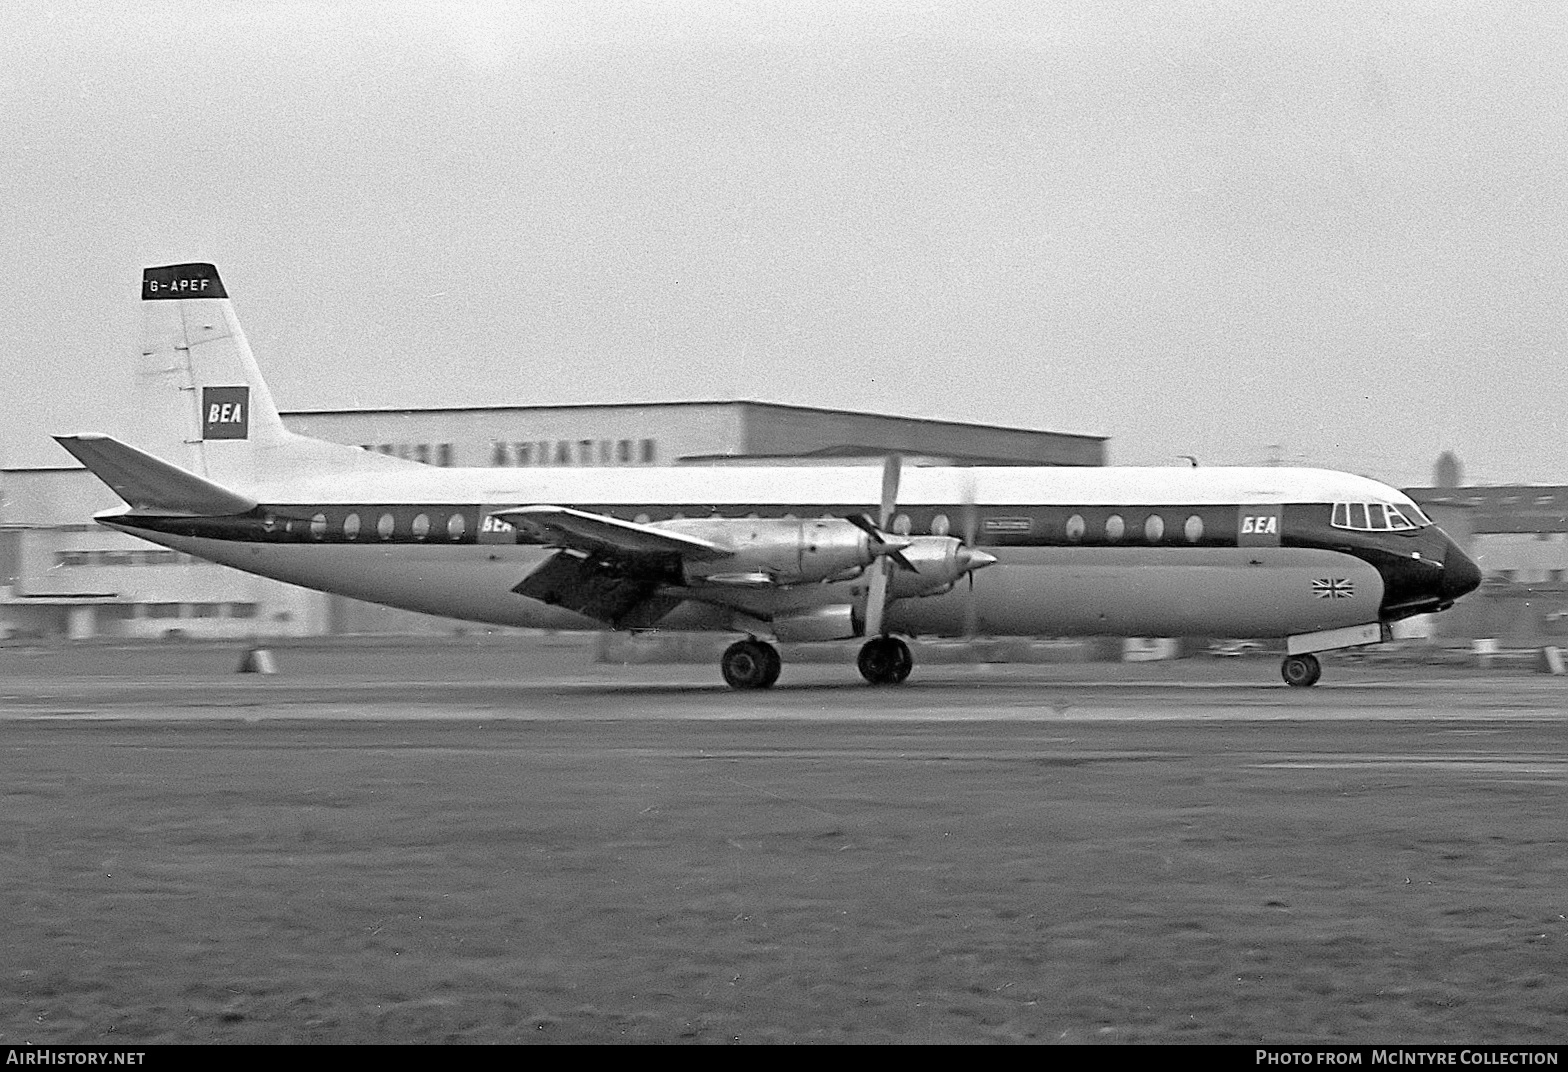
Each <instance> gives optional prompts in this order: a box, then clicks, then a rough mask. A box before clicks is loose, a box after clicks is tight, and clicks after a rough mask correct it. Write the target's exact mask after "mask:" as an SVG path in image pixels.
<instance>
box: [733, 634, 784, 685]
mask: <svg viewBox="0 0 1568 1072" xmlns="http://www.w3.org/2000/svg"><path fill="white" fill-rule="evenodd" d="M781 666H782V663H781V660H780V659H779V653H778V652H777V651H775V650H774V648H773V646H772V645H771V644H764V643H762V642H761V641H758V640H740V641H736V642H735V643H734V644H731V645H730V646H729V647H728V648H725V649H724V657H723V658H722V659H720V660H719V669H720V671H722V672H723V674H724V681H725V683H726V684H727V685H729V687H730V688H732V689H765V688H767V687H768V686H770V685H772V684H773V683H774V682H775V681H777V680H778V679H779V670H780V669H781Z"/></svg>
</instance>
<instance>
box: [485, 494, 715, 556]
mask: <svg viewBox="0 0 1568 1072" xmlns="http://www.w3.org/2000/svg"><path fill="white" fill-rule="evenodd" d="M490 516H491V517H497V518H500V519H501V520H502V521H505V522H506V523H507V524H509V525H515V526H516V527H517V528H520V529H522V530H523V531H525V532H529V533H533V534H535V535H537V536H539V537H540V538H541V539H544V540H546V541H547V542H549V543H551V544H553V545H555V546H559V547H568V548H571V549H572V550H575V551H583V552H586V553H588V554H591V555H606V556H609V557H612V558H642V557H647V556H658V557H665V558H667V557H669V556H672V555H673V556H676V557H679V558H690V559H696V560H698V561H701V562H711V561H713V560H715V559H720V558H728V557H729V556H730V555H732V554H734V552H733V551H732V550H730V549H729V548H728V547H725V546H724V545H722V544H718V543H714V542H713V541H711V540H704V539H702V538H700V537H697V536H688V535H686V534H685V533H681V532H671V531H670V530H669V529H661V528H657V527H655V526H653V525H639V524H637V523H636V522H633V521H622V520H621V519H620V518H617V517H608V516H606V515H604V514H593V513H589V512H587V511H585V510H573V509H571V508H570V507H567V506H519V507H515V508H513V509H510V510H497V511H494V512H493V513H492V514H491V515H490Z"/></svg>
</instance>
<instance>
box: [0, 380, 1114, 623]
mask: <svg viewBox="0 0 1568 1072" xmlns="http://www.w3.org/2000/svg"><path fill="white" fill-rule="evenodd" d="M283 419H284V423H285V424H286V425H287V426H288V427H289V428H290V429H291V430H292V431H295V432H298V433H301V434H303V435H309V436H315V437H317V438H320V439H327V440H332V441H335V442H339V443H348V444H352V445H357V446H361V447H363V448H364V449H366V450H372V451H378V452H380V453H384V454H391V455H395V456H397V457H401V458H407V459H410V460H413V461H418V462H424V463H426V464H429V465H437V466H519V467H527V466H550V467H567V466H633V467H636V466H663V465H725V464H745V465H802V464H806V465H809V464H835V465H845V464H856V463H864V464H865V465H866V466H867V467H868V472H867V474H866V483H867V488H868V489H869V491H868V498H869V499H874V498H875V497H876V494H877V491H878V489H879V488H880V486H881V479H880V475H879V474H878V473H877V472H876V471H875V467H878V466H880V465H881V464H882V460H883V458H885V457H886V456H887V455H888V454H889V453H891V452H897V453H899V454H902V455H904V456H905V458H906V464H911V465H919V464H941V465H1104V464H1105V453H1106V440H1105V437H1103V436H1090V435H1076V434H1069V433H1062V432H1047V431H1037V430H1031V429H1022V428H1006V427H999V426H995V425H984V424H968V423H960V422H955V421H936V420H924V419H920V418H912V417H896V416H888V415H883V414H875V413H858V412H853V411H849V410H836V409H817V408H813V407H808V406H788V405H780V404H776V403H769V402H751V401H714V402H668V403H635V404H621V405H578V406H505V407H474V408H461V409H377V410H313V411H303V412H295V413H285V414H283ZM62 453H63V452H62ZM119 505H121V503H120V501H119V499H118V498H117V497H116V496H115V495H114V493H113V492H111V491H110V490H109V489H108V488H106V487H104V486H103V484H101V483H100V482H99V481H98V479H97V478H96V477H94V476H93V475H92V474H90V473H88V472H87V471H86V470H85V469H82V468H80V467H78V466H61V467H58V468H28V469H22V468H16V469H5V470H3V471H0V637H18V638H31V637H38V638H45V637H61V636H63V637H69V638H72V639H86V638H90V637H165V636H189V637H192V638H250V637H278V636H313V635H321V634H355V633H452V632H454V631H458V630H461V629H465V628H466V629H474V628H476V627H475V626H473V625H472V624H468V625H464V624H463V623H460V622H456V621H453V620H450V619H445V618H432V617H429V616H427V615H421V614H413V613H410V612H406V611H397V610H392V609H389V608H384V607H378V606H374V605H372V604H368V603H362V602H359V601H357V600H352V599H348V598H345V597H342V596H329V595H325V594H323V593H319V592H312V591H309V590H307V589H303V588H297V587H295V586H293V585H287V584H283V583H281V582H278V581H272V580H268V579H266V578H262V577H253V576H251V575H250V574H245V573H240V572H238V571H236V570H232V569H228V568H226V567H223V566H218V565H213V564H211V563H207V562H204V561H202V560H200V559H195V558H192V557H191V556H189V555H184V554H180V553H178V552H175V551H170V550H167V549H164V548H158V547H154V546H153V545H151V544H148V543H145V542H143V541H141V540H138V539H136V538H135V537H133V536H127V535H125V534H123V533H118V532H114V531H113V530H110V529H106V528H104V527H103V526H101V525H97V524H94V523H93V521H92V520H91V518H92V515H93V514H94V513H96V512H98V511H100V510H107V509H110V508H113V507H116V506H119Z"/></svg>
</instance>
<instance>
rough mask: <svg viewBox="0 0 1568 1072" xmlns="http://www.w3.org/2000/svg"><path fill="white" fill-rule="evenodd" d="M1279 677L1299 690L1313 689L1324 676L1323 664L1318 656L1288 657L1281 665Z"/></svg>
mask: <svg viewBox="0 0 1568 1072" xmlns="http://www.w3.org/2000/svg"><path fill="white" fill-rule="evenodd" d="M1279 676H1280V677H1282V678H1284V679H1285V684H1287V685H1291V686H1294V687H1295V688H1298V689H1306V688H1311V687H1312V686H1313V685H1316V684H1317V683H1318V678H1320V677H1322V676H1323V664H1322V663H1320V662H1318V658H1317V656H1316V655H1287V656H1286V657H1285V661H1284V662H1283V663H1281V664H1280V667H1279Z"/></svg>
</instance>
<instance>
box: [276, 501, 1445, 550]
mask: <svg viewBox="0 0 1568 1072" xmlns="http://www.w3.org/2000/svg"><path fill="white" fill-rule="evenodd" d="M1389 509H1390V510H1392V509H1393V507H1390V508H1389ZM785 516H786V517H788V516H789V515H785ZM634 520H635V521H636V522H637V523H638V524H642V525H646V524H648V523H649V521H650V520H651V519H650V517H649V515H647V514H638V515H637V517H636V518H635V519H634ZM1407 524H1408V522H1407ZM433 525H434V523H433V522H432V521H431V519H430V515H429V514H415V515H414V519H413V521H411V522H410V523H409V527H408V532H409V533H410V534H411V535H412V536H413V537H414V539H416V540H424V539H428V538H429V537H430V534H431V530H432V528H433ZM262 526H263V527H264V528H265V529H266V530H267V531H268V532H276V531H278V528H279V527H280V522H279V521H278V519H277V518H276V517H273V516H270V515H269V516H268V517H267V518H266V519H265V520H264V521H263V522H262ZM296 526H306V527H307V528H308V531H309V532H310V535H311V536H312V537H313V538H315V539H317V540H321V539H325V538H326V535H327V515H326V514H316V515H315V516H314V517H312V518H311V519H310V521H309V522H308V523H307V522H305V521H303V520H294V519H288V520H284V521H283V522H281V527H282V529H283V531H285V532H288V533H293V532H296V531H298V529H297V528H296ZM913 527H914V523H913V522H912V521H911V520H910V517H909V515H908V514H899V515H898V516H897V517H895V518H894V519H893V526H892V528H893V531H894V532H895V533H897V534H898V535H900V536H907V535H909V534H910V531H911V529H913ZM1087 527H1088V526H1087V523H1086V522H1085V521H1084V519H1083V515H1082V514H1073V515H1072V516H1071V517H1069V518H1068V519H1067V525H1066V530H1065V533H1066V536H1067V538H1068V539H1069V540H1070V541H1072V542H1073V543H1077V542H1078V541H1080V540H1082V539H1083V537H1084V533H1085V532H1086V530H1087ZM1409 527H1411V528H1414V527H1415V526H1413V525H1411V526H1409ZM467 529H468V523H467V521H465V520H464V519H463V515H462V514H452V515H450V516H449V517H448V518H447V521H446V533H445V535H446V538H447V539H449V540H453V541H456V540H461V539H462V538H463V533H464V532H466V531H467ZM951 529H952V520H951V519H950V518H949V517H948V516H947V515H946V514H937V515H936V516H935V517H933V518H932V519H931V535H933V536H947V535H949V534H950V532H951ZM360 531H361V524H360V518H359V515H358V514H357V513H351V514H348V515H346V516H345V517H344V518H343V527H342V533H343V538H344V539H347V540H357V539H359V535H360ZM396 534H397V519H396V518H395V517H394V516H393V515H392V514H390V513H384V514H382V515H381V516H380V517H379V518H378V519H377V520H376V535H377V536H379V537H380V538H381V539H383V540H390V539H391V538H392V537H393V536H394V535H396ZM1126 534H1127V522H1126V521H1125V519H1123V517H1122V516H1121V515H1120V514H1112V515H1111V516H1110V517H1108V518H1106V519H1105V538H1106V539H1107V540H1110V541H1111V542H1113V543H1115V542H1117V541H1120V540H1121V539H1122V538H1123V537H1124V536H1126ZM1182 536H1183V537H1185V538H1186V540H1187V542H1188V543H1197V542H1198V541H1199V540H1201V539H1203V519H1202V518H1201V517H1199V516H1198V515H1197V514H1193V515H1192V516H1190V517H1188V518H1187V521H1186V524H1185V525H1183V526H1182ZM439 537H440V533H437V538H439ZM1164 537H1165V519H1164V518H1163V517H1161V516H1160V515H1159V514H1150V515H1149V516H1148V517H1147V518H1146V519H1145V520H1144V522H1143V538H1144V539H1145V540H1146V541H1147V542H1149V543H1158V542H1159V541H1160V540H1162V539H1163V538H1164Z"/></svg>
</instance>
